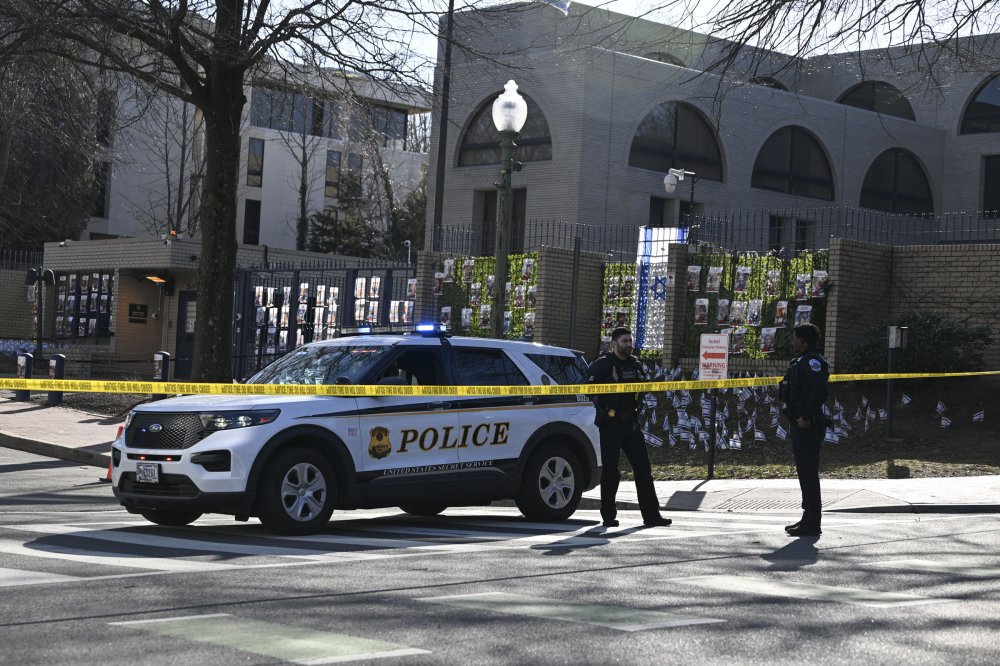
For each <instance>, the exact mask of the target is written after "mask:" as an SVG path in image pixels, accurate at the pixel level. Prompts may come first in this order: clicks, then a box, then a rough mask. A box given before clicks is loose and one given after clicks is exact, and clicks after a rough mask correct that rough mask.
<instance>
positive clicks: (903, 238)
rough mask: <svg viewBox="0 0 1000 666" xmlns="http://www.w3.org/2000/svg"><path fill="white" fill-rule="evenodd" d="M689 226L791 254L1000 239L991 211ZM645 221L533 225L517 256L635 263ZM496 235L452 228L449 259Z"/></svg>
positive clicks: (723, 240)
mask: <svg viewBox="0 0 1000 666" xmlns="http://www.w3.org/2000/svg"><path fill="white" fill-rule="evenodd" d="M684 221H685V222H686V223H687V226H688V229H689V234H688V238H689V240H690V241H691V242H702V243H707V244H710V245H714V246H716V247H719V248H722V249H725V250H727V251H737V252H740V251H756V252H766V251H778V252H780V253H782V254H785V255H786V256H791V255H792V254H793V253H795V252H797V251H801V250H822V249H825V248H827V247H829V245H830V239H831V238H845V239H850V240H857V241H863V242H868V243H876V244H881V245H896V246H903V245H940V244H955V243H998V242H1000V213H991V212H986V213H984V212H972V213H965V212H960V213H946V214H944V215H940V216H930V215H902V214H893V213H882V212H879V211H873V210H867V209H862V208H845V207H821V208H787V209H769V210H747V211H727V212H723V213H716V214H712V215H705V216H693V217H686V219H685V220H684ZM640 224H641V223H637V224H635V225H629V224H627V223H622V224H618V223H616V224H609V225H606V226H600V225H593V224H583V223H581V222H572V221H567V220H552V219H541V220H528V221H527V222H525V223H523V224H515V225H514V227H513V228H512V229H511V252H512V253H518V252H533V251H535V250H537V249H538V248H540V247H543V246H546V247H558V248H562V249H567V250H568V249H573V246H574V241H575V239H576V238H577V237H579V238H580V240H581V249H582V250H583V251H585V252H600V253H604V254H607V255H608V256H609V258H610V259H611V260H612V261H633V260H635V257H636V249H637V244H638V239H639V226H640ZM493 236H494V228H493V226H492V225H487V226H485V227H483V226H447V227H444V228H443V229H442V230H441V248H442V250H443V251H444V252H445V253H447V254H455V255H460V256H489V255H491V254H493V253H494V237H493Z"/></svg>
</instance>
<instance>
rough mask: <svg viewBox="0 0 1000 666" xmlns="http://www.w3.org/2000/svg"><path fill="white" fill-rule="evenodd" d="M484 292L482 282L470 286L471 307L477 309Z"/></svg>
mask: <svg viewBox="0 0 1000 666" xmlns="http://www.w3.org/2000/svg"><path fill="white" fill-rule="evenodd" d="M482 290H483V283H482V282H473V283H472V284H470V285H469V305H471V306H473V307H477V306H478V305H479V302H480V300H481V295H482Z"/></svg>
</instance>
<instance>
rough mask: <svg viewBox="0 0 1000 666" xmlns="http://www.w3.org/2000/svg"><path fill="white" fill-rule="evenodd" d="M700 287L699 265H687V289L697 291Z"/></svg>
mask: <svg viewBox="0 0 1000 666" xmlns="http://www.w3.org/2000/svg"><path fill="white" fill-rule="evenodd" d="M699 288H701V266H688V270H687V290H688V291H698V289H699Z"/></svg>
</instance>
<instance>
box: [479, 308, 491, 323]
mask: <svg viewBox="0 0 1000 666" xmlns="http://www.w3.org/2000/svg"><path fill="white" fill-rule="evenodd" d="M492 309H493V308H492V307H491V306H490V305H489V303H484V304H482V305H480V306H479V326H480V327H482V328H489V327H490V326H492V325H493V324H492V322H491V321H490V314H491V311H492Z"/></svg>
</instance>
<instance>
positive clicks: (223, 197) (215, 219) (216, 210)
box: [193, 65, 246, 382]
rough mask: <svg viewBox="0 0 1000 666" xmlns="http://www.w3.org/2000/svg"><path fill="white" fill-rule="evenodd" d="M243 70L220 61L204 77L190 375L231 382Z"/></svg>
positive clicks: (202, 379)
mask: <svg viewBox="0 0 1000 666" xmlns="http://www.w3.org/2000/svg"><path fill="white" fill-rule="evenodd" d="M245 100H246V98H245V97H244V94H243V72H242V71H241V70H240V69H239V68H237V67H229V66H226V65H219V66H218V67H216V68H215V71H214V72H212V75H211V76H210V77H209V81H208V94H207V95H206V99H205V103H204V104H203V110H204V123H205V138H206V142H205V144H206V146H208V153H207V154H206V156H205V179H204V191H203V196H202V204H201V220H202V224H201V258H200V261H199V263H198V310H197V318H196V324H195V352H194V364H193V378H194V379H195V380H196V381H214V382H229V381H231V380H232V376H233V375H232V373H233V286H234V277H235V276H234V269H235V266H236V249H237V244H236V202H237V183H238V182H239V157H240V117H241V114H242V113H243V104H244V103H245Z"/></svg>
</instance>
